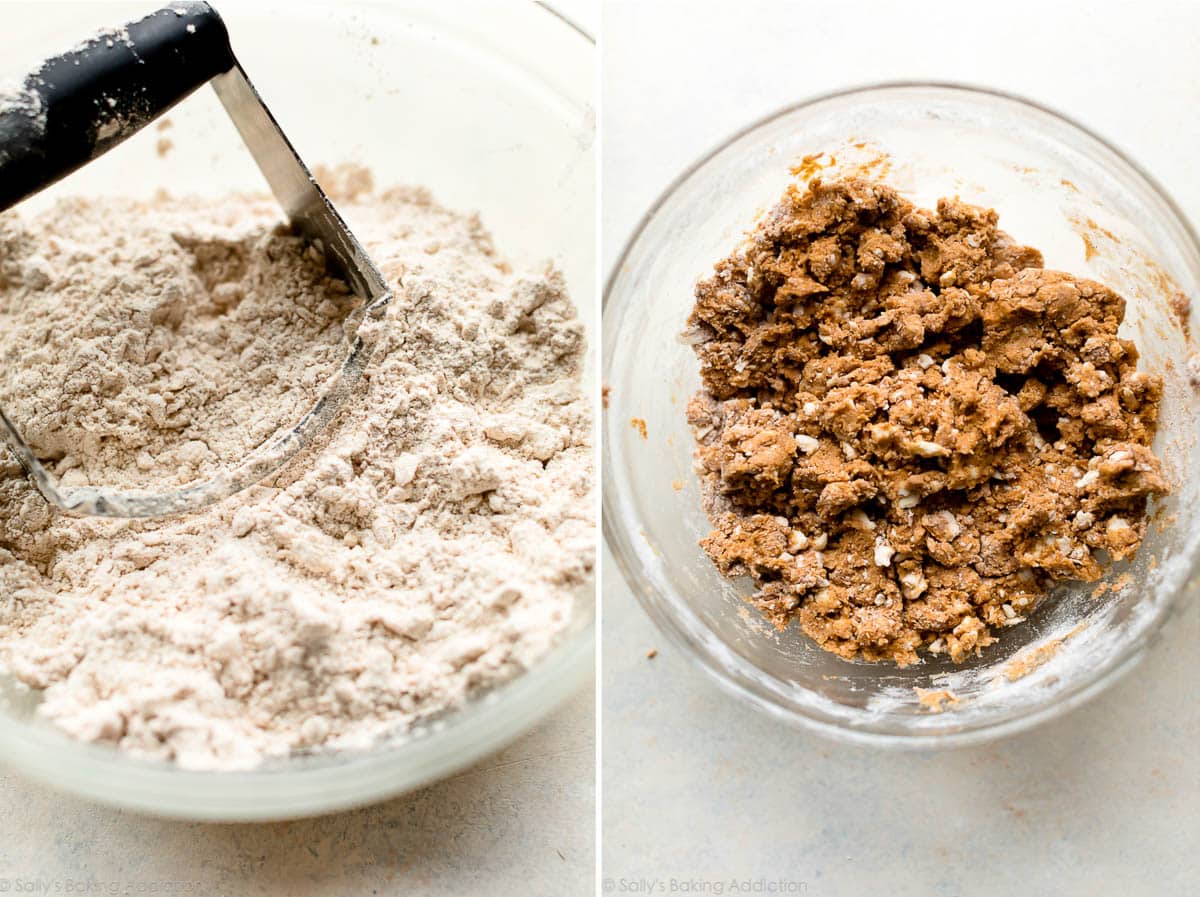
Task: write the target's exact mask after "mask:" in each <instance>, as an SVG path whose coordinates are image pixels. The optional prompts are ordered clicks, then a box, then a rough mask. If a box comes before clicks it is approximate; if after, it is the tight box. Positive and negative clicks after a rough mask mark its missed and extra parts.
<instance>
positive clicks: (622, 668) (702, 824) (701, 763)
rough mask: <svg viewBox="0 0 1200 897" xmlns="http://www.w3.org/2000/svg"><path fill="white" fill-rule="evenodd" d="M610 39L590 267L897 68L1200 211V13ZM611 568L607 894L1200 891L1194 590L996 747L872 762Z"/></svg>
mask: <svg viewBox="0 0 1200 897" xmlns="http://www.w3.org/2000/svg"><path fill="white" fill-rule="evenodd" d="M938 10H940V12H939V11H938ZM756 22H762V23H763V24H762V25H761V26H756V25H755V24H754V23H756ZM603 38H604V40H603V43H602V56H603V64H604V70H603V85H604V88H603V89H604V94H603V103H602V113H603V115H602V119H601V127H602V142H603V177H604V210H603V218H604V233H605V245H604V256H605V263H606V270H607V268H608V267H610V266H611V265H612V264H613V261H614V260H615V258H616V256H617V254H618V253H619V252H620V249H621V247H622V246H623V244H624V241H625V239H626V238H627V236H628V234H629V233H630V232H631V230H632V228H633V226H634V225H635V224H636V222H637V220H638V218H639V217H640V216H641V214H642V213H643V212H644V210H645V209H646V208H647V207H648V206H649V205H650V203H651V202H653V200H654V199H655V198H656V197H657V195H658V194H659V192H660V191H661V190H662V189H663V188H664V187H665V186H666V185H667V183H668V182H669V181H670V180H671V179H672V178H674V177H675V176H676V175H677V174H678V173H679V172H680V171H681V170H682V169H683V168H684V167H685V166H686V165H688V164H689V163H691V162H692V161H693V160H694V159H695V158H697V157H698V156H699V155H700V154H701V153H703V152H705V151H707V150H708V149H709V148H711V147H712V146H713V145H714V144H715V143H717V142H718V141H720V140H721V139H723V138H724V137H725V136H727V135H728V134H729V133H730V132H732V131H733V130H735V129H737V128H738V127H740V126H742V125H744V124H748V123H750V122H752V121H754V120H755V119H756V118H758V117H760V116H762V115H764V114H766V113H768V112H771V111H773V110H774V109H776V108H778V107H779V106H781V105H783V104H785V103H789V102H793V101H795V100H797V99H800V98H803V97H805V96H808V95H812V94H816V93H821V92H824V91H828V90H832V89H835V88H838V87H845V86H850V85H852V84H857V83H866V82H871V81H878V80H887V79H922V78H924V79H933V80H960V81H966V82H971V83H976V84H982V85H988V86H992V87H996V88H1002V89H1007V90H1010V91H1013V92H1016V93H1020V94H1024V95H1026V96H1029V97H1032V98H1035V99H1038V100H1041V101H1042V102H1044V103H1046V104H1048V105H1051V106H1052V107H1056V108H1058V109H1061V110H1063V111H1065V112H1067V113H1068V114H1070V115H1072V116H1073V117H1075V118H1076V119H1078V120H1081V121H1083V122H1084V123H1085V124H1087V125H1089V126H1090V127H1092V128H1094V129H1095V130H1097V131H1098V132H1099V133H1101V134H1103V135H1105V136H1106V137H1108V138H1110V139H1111V140H1113V141H1114V142H1116V143H1117V144H1118V145H1119V146H1121V147H1123V148H1124V149H1125V150H1127V151H1128V152H1129V153H1130V154H1131V155H1132V156H1133V157H1134V158H1136V159H1138V160H1139V161H1140V162H1141V163H1142V164H1143V165H1144V166H1145V167H1146V168H1148V169H1149V170H1150V171H1151V172H1152V173H1153V174H1154V175H1155V176H1156V177H1157V178H1158V179H1159V180H1160V181H1161V182H1162V183H1163V184H1164V185H1165V186H1166V187H1167V189H1168V190H1169V191H1170V192H1171V193H1173V194H1174V196H1175V197H1176V199H1177V200H1178V201H1179V202H1180V204H1181V205H1182V206H1183V207H1184V208H1185V209H1188V210H1191V213H1192V214H1191V217H1192V219H1193V221H1197V220H1200V173H1198V172H1197V169H1196V165H1195V161H1194V157H1195V147H1196V145H1197V143H1200V139H1198V138H1200V114H1197V111H1196V110H1197V109H1198V108H1200V79H1198V78H1197V69H1196V59H1197V58H1200V6H1197V5H1195V4H1192V3H1190V2H1185V0H1178V2H1156V3H1154V4H1140V5H1136V6H1135V5H1134V4H1131V3H1115V2H1097V0H1090V2H1067V3H1048V2H1028V0H1020V2H1013V3H1005V4H1000V5H996V4H971V3H941V4H904V3H895V2H892V0H857V2H855V3H843V4H835V3H821V4H813V3H793V4H783V3H739V4H737V5H736V7H734V6H733V5H730V4H726V5H724V6H723V7H720V8H717V7H714V6H712V5H709V4H696V3H692V4H688V5H687V8H686V10H685V8H684V7H683V5H681V4H644V3H643V4H636V5H634V4H622V5H618V4H610V5H608V6H607V7H606V9H605V22H604V32H603ZM651 86H652V89H649V88H650V87H651ZM606 573H607V575H606V577H605V582H604V596H603V597H604V609H603V630H604V636H603V660H604V667H603V680H602V684H603V692H604V697H603V702H604V730H603V733H602V743H603V750H604V755H603V766H602V769H603V779H602V785H601V787H602V792H601V793H602V796H603V806H604V818H605V826H604V845H603V848H602V850H603V860H604V871H603V875H604V878H605V880H606V891H607V890H608V889H609V888H611V891H610V892H611V893H637V892H638V891H636V890H635V885H636V884H637V882H638V881H639V880H657V881H659V882H661V883H662V884H663V890H661V891H651V893H668V894H669V893H672V890H671V883H670V879H671V878H675V879H677V880H679V881H680V884H678V885H677V886H676V890H675V891H674V892H675V893H685V891H684V890H682V888H683V887H684V886H685V885H690V887H691V893H721V891H719V890H715V889H714V888H713V885H712V884H710V882H723V883H724V885H725V890H724V893H727V894H728V893H730V890H729V880H730V879H732V878H735V877H736V878H739V879H747V878H748V879H751V880H755V879H761V880H763V881H764V884H769V883H772V882H774V883H776V884H778V882H779V881H780V880H781V879H782V880H784V881H785V882H791V883H793V884H792V885H791V888H792V890H791V891H788V890H776V891H773V892H772V891H766V892H765V893H797V894H806V895H812V897H862V895H865V894H872V893H876V894H880V895H884V894H886V895H887V897H1012V895H1018V894H1020V895H1025V894H1029V895H1054V897H1095V895H1109V894H1113V895H1116V894H1119V895H1123V897H1176V895H1178V897H1184V895H1193V894H1195V893H1196V892H1197V888H1198V887H1200V859H1198V857H1200V819H1198V816H1197V810H1196V808H1197V806H1200V750H1197V745H1198V744H1200V707H1198V705H1197V701H1196V694H1197V684H1198V681H1200V675H1198V674H1197V669H1198V667H1200V603H1197V602H1192V603H1191V604H1190V606H1188V607H1186V608H1184V609H1183V612H1182V613H1181V614H1180V615H1179V616H1178V617H1177V618H1176V620H1175V621H1174V624H1173V626H1172V628H1171V630H1170V632H1168V633H1167V635H1166V636H1165V638H1164V639H1163V640H1162V641H1161V642H1160V643H1159V644H1158V645H1156V646H1155V647H1154V649H1153V651H1152V652H1151V654H1150V656H1149V657H1147V658H1146V660H1145V661H1144V663H1143V664H1142V665H1141V666H1140V667H1138V668H1137V669H1136V671H1135V672H1134V673H1133V674H1132V675H1130V676H1129V677H1127V678H1126V679H1124V680H1123V681H1121V682H1120V683H1118V684H1117V685H1116V686H1115V687H1113V688H1112V689H1110V690H1109V691H1107V692H1106V693H1104V694H1103V695H1102V696H1101V697H1099V698H1098V699H1096V700H1094V701H1092V702H1091V703H1089V704H1087V705H1085V706H1084V707H1082V708H1080V709H1078V710H1077V711H1075V712H1073V713H1071V714H1069V715H1068V716H1066V717H1065V718H1063V719H1060V720H1057V721H1054V722H1051V723H1048V724H1046V725H1044V726H1042V727H1040V728H1038V729H1036V730H1034V731H1032V732H1028V733H1024V734H1021V735H1017V736H1015V737H1012V738H1009V739H1006V740H1003V741H999V742H996V743H995V744H993V745H990V746H986V747H979V748H969V749H961V750H955V751H947V752H938V753H880V752H878V751H874V750H870V749H866V748H861V747H846V746H843V745H839V744H835V743H833V742H831V741H828V740H825V739H824V738H821V737H818V736H815V735H812V734H808V733H806V732H801V731H797V730H794V729H790V728H786V727H784V726H783V725H781V724H779V723H777V722H775V721H773V720H771V719H768V718H767V717H765V716H763V715H760V714H758V713H756V712H754V711H751V710H749V709H747V708H746V707H744V706H740V705H739V704H738V703H737V702H736V701H735V700H734V699H732V698H730V697H728V696H726V695H725V694H724V693H723V692H720V691H718V690H717V688H716V687H715V686H714V685H713V684H712V683H711V682H710V681H709V680H708V678H707V677H706V676H704V675H703V674H702V673H700V672H699V671H698V670H696V669H695V668H694V667H693V666H692V665H691V664H690V663H689V662H687V660H686V659H685V658H684V657H683V656H682V655H681V653H680V652H679V651H677V650H675V648H674V647H673V646H672V645H671V644H670V643H668V642H667V641H666V640H665V639H664V637H663V636H662V635H661V634H660V633H658V632H657V630H656V629H655V628H654V626H653V624H651V622H650V621H649V618H648V617H646V615H645V614H644V613H643V612H642V610H641V609H640V608H639V607H638V606H637V605H636V603H635V601H634V599H633V598H632V596H631V594H630V592H629V590H628V588H627V587H626V586H625V584H624V583H623V582H622V581H621V579H620V575H619V573H617V572H616V571H615V569H614V568H613V567H612V566H611V565H610V564H606ZM652 648H656V649H657V650H658V652H659V653H658V656H657V657H655V658H654V659H653V660H650V659H647V657H646V653H647V651H648V650H649V649H652ZM622 880H624V881H622ZM642 887H643V890H642V891H641V892H642V893H645V892H646V891H645V890H644V888H645V885H643V886H642ZM705 887H707V888H709V889H710V890H699V889H702V888H705Z"/></svg>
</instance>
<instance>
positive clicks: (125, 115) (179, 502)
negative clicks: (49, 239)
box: [0, 2, 391, 518]
mask: <svg viewBox="0 0 1200 897" xmlns="http://www.w3.org/2000/svg"><path fill="white" fill-rule="evenodd" d="M205 83H211V84H212V86H213V89H214V90H215V91H216V94H217V96H218V97H219V98H220V100H221V102H222V104H223V105H224V107H225V109H226V111H227V112H228V113H229V117H230V118H231V119H232V120H233V123H234V125H235V126H236V127H237V130H238V131H239V133H240V134H241V136H242V139H243V140H244V141H245V143H246V146H247V147H248V148H249V150H250V153H251V155H253V157H254V160H255V162H257V163H258V167H259V168H260V169H261V170H262V173H263V175H264V177H265V178H266V180H267V183H268V184H269V185H270V187H271V191H272V192H273V193H274V194H275V197H276V199H277V200H278V201H279V203H280V205H282V206H283V209H284V211H285V212H286V213H287V215H288V218H289V220H290V221H291V224H292V226H293V228H294V229H295V230H296V231H297V232H298V233H300V234H301V235H303V236H305V237H306V238H308V239H310V240H311V241H312V242H313V244H314V245H316V246H317V247H318V248H319V249H320V250H321V251H322V252H323V253H324V255H325V260H326V264H327V267H328V268H329V270H330V271H331V273H333V274H335V275H337V276H339V277H341V278H342V279H344V280H345V281H346V282H347V283H348V284H349V285H350V287H351V288H352V289H353V290H354V292H355V293H356V294H357V295H358V296H359V298H360V299H361V300H362V303H363V304H362V307H361V308H360V309H359V310H358V312H357V313H358V314H361V316H362V318H361V320H362V322H365V321H367V320H368V319H380V318H382V316H383V314H384V311H385V308H386V306H387V304H388V302H389V301H390V300H391V293H390V292H389V290H388V287H387V284H386V282H385V281H384V279H383V277H382V275H380V273H379V271H378V269H377V268H376V267H375V265H374V264H373V263H372V261H371V259H370V258H369V257H368V256H367V253H366V252H365V251H364V250H363V248H362V246H361V245H359V242H358V241H357V240H356V239H355V238H354V235H353V234H352V233H351V232H350V229H349V228H348V227H347V226H346V224H345V222H344V221H343V220H342V217H341V216H340V215H339V214H338V212H337V210H336V209H335V208H334V207H333V205H332V204H331V203H330V201H329V199H328V198H327V197H326V196H325V194H324V192H323V191H322V190H321V188H320V187H319V186H318V185H317V182H316V181H315V180H314V179H313V176H312V174H311V173H310V172H309V170H308V168H307V167H306V166H305V164H304V162H303V161H301V159H300V157H299V156H298V155H297V153H296V151H295V149H293V148H292V144H291V143H290V142H289V141H288V139H287V137H286V136H285V135H284V133H283V131H282V130H281V129H280V127H279V125H278V124H277V123H276V121H275V118H274V117H273V116H272V115H271V112H270V110H268V109H267V107H266V105H265V104H264V103H263V101H262V98H261V97H260V96H259V95H258V92H257V91H256V90H255V89H254V86H253V85H252V84H251V83H250V80H249V79H248V78H247V77H246V73H245V71H244V70H243V69H242V67H241V65H240V64H239V63H238V61H237V58H236V57H235V56H234V54H233V50H232V48H231V46H230V43H229V34H228V32H227V31H226V29H225V24H224V22H222V21H221V18H220V16H218V15H217V13H216V11H215V10H214V9H213V8H212V7H211V6H209V5H208V4H207V3H196V2H183V3H176V4H172V5H171V6H170V7H167V8H165V9H161V10H159V11H158V12H155V13H153V14H151V15H149V16H146V17H145V18H143V19H141V20H139V21H137V22H134V23H131V24H129V25H127V26H125V27H124V28H122V29H120V30H119V31H113V32H108V33H105V34H101V35H99V36H97V37H94V38H92V39H90V40H88V41H86V42H85V43H83V44H81V45H79V46H78V47H77V48H75V49H74V50H71V51H69V52H67V53H64V54H62V55H60V56H55V57H53V58H51V59H48V60H47V61H46V62H45V63H44V64H43V65H42V66H41V68H40V69H39V70H38V71H36V72H34V73H33V74H31V75H29V76H28V77H27V78H26V79H25V82H24V87H23V90H22V91H21V92H20V93H19V94H18V101H17V102H13V101H11V100H10V101H9V102H7V103H5V102H4V101H3V100H0V212H3V211H4V210H6V209H8V208H10V207H12V206H13V205H15V204H16V203H18V202H20V201H21V200H23V199H25V198H26V197H28V196H31V195H32V194H34V193H36V192H38V191H39V190H41V189H42V188H44V187H47V186H49V185H50V184H52V183H54V182H55V181H57V180H59V179H60V178H62V177H64V176H66V175H67V174H69V173H71V172H72V171H74V170H76V169H77V168H79V167H80V166H82V165H84V164H86V163H87V162H89V161H91V160H92V159H95V158H97V157H98V156H100V155H102V154H103V153H105V152H107V151H108V150H110V149H112V148H113V147H114V146H116V145H117V144H119V143H120V142H121V141H123V140H125V139H126V138H128V137H130V136H131V135H133V134H135V133H136V132H137V131H139V130H141V129H142V128H143V127H145V126H146V125H147V124H149V123H150V122H152V121H154V120H155V119H156V118H158V117H159V116H160V115H162V114H163V113H164V112H166V111H167V110H168V109H170V108H171V107H172V106H174V105H175V104H176V103H178V102H179V101H180V100H182V99H184V98H185V97H186V96H188V95H189V94H191V93H192V92H193V91H195V90H197V89H198V88H200V87H201V86H203V85H204V84H205ZM369 332H372V331H371V328H363V327H362V325H361V323H360V325H359V330H358V332H357V333H356V334H355V335H354V336H353V338H351V339H350V342H349V345H348V347H347V355H346V359H345V361H344V362H343V363H342V365H341V368H340V369H339V370H338V371H337V373H336V374H335V375H334V376H333V377H331V378H330V380H329V381H328V382H327V383H326V384H325V386H324V388H323V391H322V393H321V395H320V398H319V399H318V400H317V402H316V403H315V404H314V405H313V406H312V408H310V409H309V410H308V412H307V413H306V414H305V415H304V417H303V418H301V420H300V421H299V422H298V423H296V424H295V426H293V427H292V428H291V429H289V430H287V431H286V432H285V433H284V434H283V435H277V436H276V437H274V438H273V439H271V440H269V441H268V442H267V443H265V444H263V445H261V446H259V447H258V448H257V449H255V450H254V451H252V452H251V453H250V454H248V455H247V456H246V457H245V458H243V459H242V460H241V461H240V462H238V463H237V464H235V465H233V466H230V467H228V468H226V469H223V470H221V471H220V472H219V473H217V474H216V475H214V476H213V477H212V478H210V479H207V480H197V481H194V482H191V483H187V484H185V485H183V486H179V487H177V488H173V489H169V490H164V491H136V490H119V489H107V488H97V487H90V486H89V487H82V488H64V487H63V486H62V485H61V484H60V483H59V482H58V481H57V479H56V478H55V477H54V476H53V475H52V474H51V473H50V471H48V470H47V469H46V467H45V466H44V465H43V464H42V463H41V462H40V461H39V460H38V458H37V455H36V453H35V452H34V451H33V449H32V448H30V446H29V445H28V444H27V443H26V442H25V440H24V439H23V438H22V436H21V433H20V430H19V429H18V427H17V425H16V423H15V422H14V421H13V420H11V419H10V418H9V416H8V415H7V414H5V413H4V411H3V409H0V435H3V437H4V439H5V440H6V442H7V444H8V446H9V448H10V449H11V450H12V452H13V454H14V455H15V456H16V457H17V460H18V461H20V463H21V466H22V467H24V469H25V471H26V472H27V473H28V475H29V477H30V479H31V480H32V481H33V483H34V484H35V485H36V487H37V489H38V491H39V492H41V494H42V495H43V496H44V497H45V499H46V500H47V501H48V502H50V503H51V504H52V505H54V506H55V507H57V508H60V509H61V510H63V511H65V512H67V513H69V514H75V515H80V516H95V517H118V518H131V517H164V516H169V515H176V514H184V513H187V512H191V511H196V510H199V509H201V508H204V507H207V506H209V505H212V504H215V503H216V502H219V501H222V500H223V499H225V498H228V497H229V496H231V495H233V494H234V493H236V492H239V491H241V490H242V489H245V488H247V487H248V486H252V485H254V484H255V483H258V482H261V481H262V480H264V479H265V478H267V477H269V476H270V475H271V474H272V473H274V472H275V471H277V470H279V469H280V468H281V467H283V466H284V465H285V464H286V463H287V462H288V461H289V460H290V459H291V458H293V457H294V456H295V455H296V454H297V453H298V452H300V451H301V450H303V449H304V447H305V446H306V445H308V444H309V443H310V442H311V441H312V439H313V437H314V436H315V435H316V434H317V433H319V432H320V431H321V429H322V428H324V427H325V425H326V424H328V423H329V421H330V420H332V419H333V417H334V416H335V415H336V413H337V411H338V408H339V407H340V406H341V404H342V403H343V402H344V401H345V399H346V397H347V395H348V394H349V393H350V392H351V391H352V390H353V388H354V385H355V384H356V383H357V382H358V380H359V379H360V378H361V376H362V372H363V368H364V366H365V365H366V363H367V361H368V360H369V359H370V355H371V350H372V341H371V339H370V338H369V337H368V333H369Z"/></svg>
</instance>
